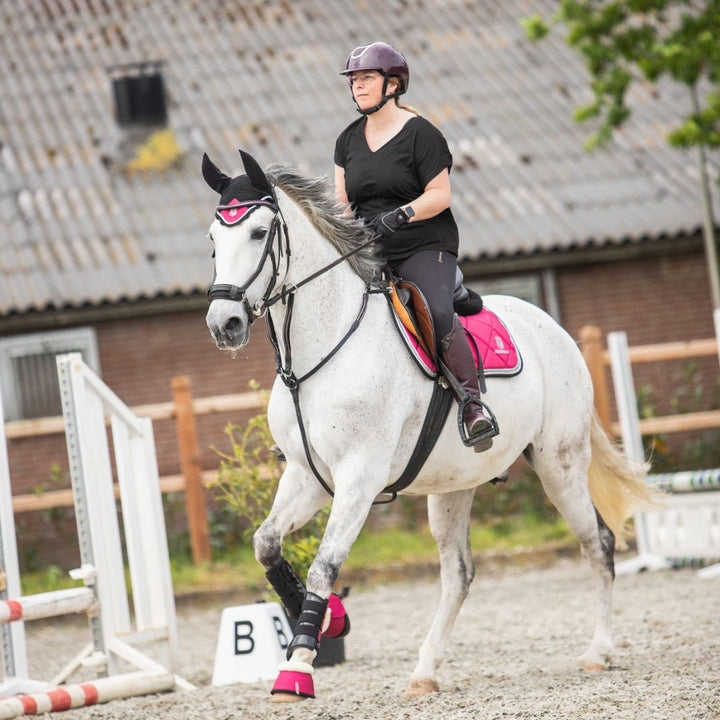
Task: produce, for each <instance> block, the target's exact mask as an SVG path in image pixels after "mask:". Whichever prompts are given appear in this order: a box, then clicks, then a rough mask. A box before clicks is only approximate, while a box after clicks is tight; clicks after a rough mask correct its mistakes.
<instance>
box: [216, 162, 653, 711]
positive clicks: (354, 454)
mask: <svg viewBox="0 0 720 720" xmlns="http://www.w3.org/2000/svg"><path fill="white" fill-rule="evenodd" d="M240 153H241V156H242V158H243V163H244V166H245V172H246V174H245V175H240V176H238V177H236V178H230V177H228V176H227V175H225V174H223V173H222V172H221V171H220V170H218V169H217V167H215V166H214V165H213V164H212V162H211V161H210V160H209V159H208V158H207V156H205V158H204V159H203V175H204V177H205V179H206V181H207V182H208V184H209V185H210V186H211V187H212V188H213V189H215V190H216V191H217V192H218V193H219V194H220V196H221V203H220V205H219V206H218V208H217V210H216V216H215V220H214V222H213V223H212V225H211V227H210V232H209V236H210V239H211V241H212V244H213V247H214V254H215V272H216V277H215V283H214V285H213V286H212V288H211V289H210V291H209V298H210V307H209V310H208V313H207V325H208V327H209V329H210V332H211V333H212V336H213V338H214V340H215V342H216V344H217V346H218V347H219V348H221V349H224V350H229V351H235V350H237V349H239V348H241V347H243V346H244V345H245V344H246V343H247V342H248V337H249V336H248V331H249V327H250V325H251V323H252V321H253V320H254V319H255V317H257V316H260V315H262V314H267V322H268V323H269V324H271V326H272V327H273V328H275V329H277V330H276V333H275V335H276V336H277V338H276V342H277V352H276V362H277V364H278V371H279V376H278V378H277V379H276V381H275V384H274V387H273V390H272V394H271V396H270V402H269V406H268V420H269V424H270V429H271V431H272V434H273V437H274V439H275V441H276V442H277V443H278V445H279V447H280V449H281V450H282V452H283V453H284V455H285V457H286V459H287V465H286V468H285V471H284V473H283V475H282V478H281V480H280V484H279V487H278V491H277V495H276V497H275V500H274V502H273V506H272V509H271V511H270V513H269V515H268V517H267V519H266V520H265V522H264V523H263V524H262V526H261V527H260V528H259V530H258V531H257V533H256V534H255V538H254V548H255V554H256V557H257V559H258V561H259V562H260V563H261V564H262V565H263V566H264V567H265V569H266V570H267V574H268V579H269V580H270V581H271V583H272V584H273V585H274V586H275V588H276V590H277V591H278V593H279V594H280V597H281V598H282V600H283V602H284V603H285V605H286V607H287V608H288V610H289V612H290V614H291V615H294V616H296V617H297V616H299V620H298V623H297V626H296V628H295V635H294V638H293V642H292V643H291V646H290V649H289V652H288V661H287V662H286V663H283V664H282V665H281V667H280V671H279V674H278V679H277V681H276V683H275V687H274V688H273V692H274V693H275V694H274V696H273V699H274V700H275V701H278V700H283V701H286V700H293V699H300V698H303V697H314V687H313V681H312V673H313V667H312V663H313V660H314V658H315V655H316V651H317V647H318V638H319V637H320V636H321V632H322V634H325V636H337V635H339V634H341V633H342V632H344V631H346V630H347V628H348V622H347V618H346V617H345V611H344V608H343V607H342V603H341V602H340V600H339V598H338V597H337V596H336V595H334V594H332V591H333V586H334V584H335V581H336V578H337V576H338V572H339V570H340V567H341V566H342V564H343V562H344V560H345V558H346V557H347V555H348V553H349V551H350V548H351V546H352V544H353V542H354V541H355V539H356V538H357V536H358V533H359V532H360V530H361V528H362V527H363V524H364V522H365V519H366V518H367V515H368V512H369V510H370V508H371V506H372V504H373V501H374V500H375V499H376V498H377V497H378V495H379V494H380V493H382V491H383V489H384V488H386V487H388V486H389V485H391V484H392V483H393V482H394V481H395V480H396V479H397V478H398V476H399V475H400V474H401V473H402V472H403V469H404V468H405V467H406V465H407V463H408V458H409V457H410V456H411V453H412V451H413V448H414V446H415V443H416V440H417V437H418V433H419V431H420V427H421V425H422V422H423V418H424V416H425V411H426V408H427V406H428V402H429V400H430V397H431V393H432V391H433V382H431V381H429V380H428V379H427V378H426V377H424V376H423V374H422V373H421V372H420V370H419V369H418V367H417V365H416V363H415V361H414V360H413V359H412V358H411V356H410V354H409V353H408V351H407V349H406V348H405V347H404V346H403V341H402V340H401V339H400V336H399V334H398V332H397V329H396V327H395V325H394V320H393V319H392V317H391V314H390V312H389V310H388V303H387V299H386V298H385V297H384V296H383V294H382V292H370V293H368V288H371V289H373V288H376V287H377V286H378V285H379V275H380V267H381V262H380V261H379V260H378V259H377V258H376V257H375V255H374V251H373V249H372V248H371V247H369V246H368V237H367V234H366V232H365V230H364V228H363V227H362V225H361V224H360V223H359V221H356V220H354V219H352V218H349V217H348V215H347V213H346V212H345V208H342V207H338V206H337V204H336V203H335V201H334V200H333V199H332V194H331V188H330V187H329V184H328V183H327V182H326V181H325V180H324V179H319V180H311V179H307V178H304V177H300V176H299V175H297V174H295V173H293V172H292V171H291V170H288V169H287V168H282V167H279V166H273V167H271V168H269V169H268V171H267V175H266V174H265V173H264V172H263V171H262V170H261V169H260V167H259V166H258V165H257V163H256V162H255V161H254V160H253V158H252V157H251V156H249V155H248V154H246V153H243V152H242V151H240ZM347 253H352V254H351V255H350V256H349V257H346V258H344V256H345V255H346V254H347ZM484 300H485V305H486V307H488V308H490V309H492V311H494V312H495V313H496V314H497V315H499V316H500V317H501V318H502V320H503V321H504V322H505V324H506V326H507V327H508V328H509V330H510V332H511V334H512V336H513V338H514V339H515V341H516V342H517V344H518V346H519V347H520V349H521V352H522V356H523V360H524V366H523V370H522V372H521V373H520V374H518V375H515V376H514V377H508V378H491V379H489V380H488V383H487V386H488V387H487V395H486V396H485V397H486V400H487V402H488V405H489V406H490V407H491V408H492V409H493V411H494V413H495V415H496V418H497V421H498V425H499V428H500V433H499V435H498V436H497V437H496V438H495V440H494V444H493V446H492V448H491V449H490V450H488V451H486V452H484V453H475V452H473V451H472V450H471V449H469V448H466V447H464V446H463V444H462V443H461V441H460V439H459V435H458V428H457V426H456V423H455V422H454V420H451V421H449V422H447V423H446V425H445V427H444V429H443V430H442V432H441V434H440V437H439V439H438V441H437V444H436V446H435V448H434V449H433V451H432V453H431V454H430V456H429V457H428V459H427V461H426V462H425V464H424V466H423V467H422V469H421V470H420V472H419V474H418V475H417V477H416V478H415V480H414V482H413V483H412V484H411V485H410V486H409V487H408V488H407V489H406V490H405V491H404V492H405V493H406V494H409V495H427V496H428V515H429V523H430V529H431V531H432V534H433V537H434V538H435V540H436V542H437V546H438V549H439V554H440V564H441V586H442V587H441V589H442V592H441V599H440V605H439V607H438V610H437V612H436V614H435V617H434V618H433V620H432V623H431V624H430V629H429V632H428V634H427V637H426V638H425V641H424V642H423V644H422V647H421V648H420V653H419V658H418V662H417V665H416V666H415V669H414V670H413V673H412V676H411V678H410V681H409V684H408V688H407V691H406V693H407V694H425V693H428V692H431V691H434V690H437V689H438V684H437V681H436V669H437V667H438V665H439V664H440V662H441V660H442V656H443V653H444V650H445V646H446V643H447V640H448V637H449V635H450V631H451V628H452V626H453V623H454V621H455V618H456V616H457V614H458V611H459V609H460V607H461V605H462V602H463V600H464V598H465V597H466V595H467V593H468V587H469V585H470V582H471V581H472V579H473V575H474V568H473V560H472V555H471V549H470V544H469V523H470V507H471V501H472V497H473V493H474V491H475V488H476V487H477V486H478V485H481V484H483V483H486V482H488V481H490V480H492V479H493V478H496V477H498V476H500V475H502V474H503V473H505V472H506V471H507V469H508V468H509V467H510V466H511V465H512V464H513V462H514V461H515V460H516V459H517V458H518V457H519V456H520V455H523V456H524V457H525V459H526V460H527V462H528V463H529V464H530V465H531V466H532V467H533V468H534V470H535V472H536V473H537V475H538V476H539V478H540V481H541V482H542V485H543V488H544V490H545V492H546V493H547V495H548V497H549V498H550V500H551V501H552V502H553V503H554V505H555V506H556V507H557V509H558V510H559V511H560V513H561V514H562V515H563V517H564V518H565V519H566V521H567V523H568V525H569V526H570V528H571V529H572V531H573V532H574V533H575V535H576V536H577V538H578V540H579V541H580V544H581V546H582V550H583V551H584V554H585V555H586V556H587V558H588V560H589V562H590V564H591V565H592V568H593V570H594V572H595V575H596V583H597V603H598V609H597V618H596V625H595V632H594V635H593V638H592V641H591V642H590V646H589V647H588V648H587V650H586V651H585V652H584V653H583V654H582V655H581V656H580V658H579V661H580V663H581V665H582V667H584V668H585V669H587V670H601V669H605V668H606V667H607V666H608V663H609V656H610V652H611V650H612V647H613V640H612V633H611V594H612V583H613V579H614V565H613V553H614V548H615V539H616V538H617V540H618V542H619V543H621V542H622V532H623V526H624V522H625V520H626V519H627V517H629V515H630V514H631V513H632V512H633V511H634V509H636V508H637V507H639V506H641V505H642V504H643V503H644V502H646V501H647V500H648V491H647V489H646V486H645V484H644V482H643V474H644V468H642V467H638V466H635V465H633V464H631V463H630V462H629V461H628V460H627V459H626V458H625V457H624V456H623V455H622V454H621V453H620V452H619V451H618V450H617V449H616V448H615V446H614V445H613V444H611V442H610V441H609V439H608V438H607V436H606V435H605V433H604V432H603V430H602V429H601V427H600V425H599V423H598V421H597V418H596V416H595V413H594V410H593V391H592V385H591V381H590V377H589V373H588V370H587V368H586V365H585V363H584V361H583V358H582V355H581V354H580V352H579V350H578V348H577V346H576V344H575V342H574V341H573V340H572V338H571V337H570V336H569V335H568V334H567V333H566V332H565V331H564V330H563V329H562V328H561V327H560V326H559V325H558V324H557V323H556V322H555V321H554V320H553V319H552V318H551V317H549V316H548V315H547V314H546V313H544V312H543V311H542V310H540V309H539V308H537V307H535V306H533V305H531V304H528V303H526V302H523V301H522V300H519V299H516V298H513V297H507V296H499V295H493V296H489V297H486V298H485V299H484ZM294 398H295V399H296V401H295V400H294ZM318 477H319V479H318ZM321 483H322V484H321ZM323 484H324V486H323ZM328 491H331V492H332V494H333V497H332V508H331V512H330V516H329V519H328V523H327V529H326V531H325V534H324V537H323V538H322V542H321V544H320V548H319V551H318V554H317V556H316V557H315V559H314V561H313V563H312V565H311V567H310V570H309V573H308V576H307V581H306V587H305V586H303V583H302V581H301V580H300V579H299V578H298V577H297V576H296V575H295V573H294V571H292V569H291V568H290V567H289V565H288V564H287V562H286V561H284V560H283V558H282V556H281V542H282V539H283V537H284V536H285V535H286V534H287V533H289V532H291V531H292V530H295V529H297V528H299V527H301V526H302V525H303V524H304V523H305V522H307V521H308V520H309V519H310V518H311V517H312V516H313V515H314V514H315V513H316V512H317V511H318V510H319V509H320V508H322V507H323V506H325V505H326V504H328V503H329V502H330V501H331V495H330V494H329V492H328ZM328 602H329V609H328Z"/></svg>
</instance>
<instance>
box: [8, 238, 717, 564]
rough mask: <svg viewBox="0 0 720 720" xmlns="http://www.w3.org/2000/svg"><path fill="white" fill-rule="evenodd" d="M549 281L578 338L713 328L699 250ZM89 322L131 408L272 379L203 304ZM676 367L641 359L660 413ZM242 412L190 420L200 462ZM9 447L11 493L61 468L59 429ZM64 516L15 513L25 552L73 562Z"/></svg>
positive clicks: (259, 333)
mask: <svg viewBox="0 0 720 720" xmlns="http://www.w3.org/2000/svg"><path fill="white" fill-rule="evenodd" d="M557 288H558V294H559V300H560V305H561V312H562V319H563V325H564V326H565V327H566V329H567V330H568V331H569V332H570V333H571V335H573V337H576V338H577V337H578V335H579V331H580V328H581V327H582V326H583V325H588V324H594V325H598V326H599V327H600V328H601V329H602V331H603V333H604V334H607V332H609V331H612V330H625V331H626V332H627V333H628V338H629V342H630V344H631V345H637V344H644V343H655V342H666V341H670V340H683V339H697V338H705V337H711V336H712V335H713V327H712V316H711V311H712V308H711V303H710V299H709V298H710V293H709V289H708V280H707V271H706V269H705V261H704V257H703V254H702V253H701V252H697V253H689V254H683V255H680V254H678V255H673V256H668V257H660V258H649V259H633V260H628V261H625V262H622V263H618V262H615V263H594V264H589V265H583V266H575V267H562V268H559V269H558V270H557ZM96 330H97V335H98V345H99V351H100V364H101V371H102V377H103V380H104V381H105V382H106V383H107V384H108V385H109V387H111V388H112V389H113V390H114V391H115V392H116V393H117V395H118V396H119V397H120V398H121V399H122V400H123V401H124V402H125V403H126V404H128V405H130V406H134V405H144V404H148V403H156V402H165V401H169V400H170V399H171V397H172V394H171V388H170V381H171V378H172V377H173V376H175V375H179V374H183V375H187V376H189V377H190V380H191V383H192V390H193V395H194V396H195V397H197V398H199V397H207V396H212V395H222V394H228V393H239V392H244V391H245V390H247V389H248V382H249V381H250V380H252V379H254V380H257V381H259V382H260V383H261V385H262V386H263V387H265V388H269V387H270V386H271V384H272V381H273V379H274V359H273V354H272V349H271V347H270V344H269V342H268V340H267V337H266V335H265V328H264V325H263V323H262V321H260V322H258V323H257V324H256V325H255V326H254V327H253V330H252V337H251V342H250V344H249V345H248V347H247V348H245V349H244V350H243V351H242V352H239V353H238V354H237V356H236V357H235V358H232V357H230V356H229V355H227V354H225V353H222V352H220V351H219V350H217V349H216V348H215V345H214V343H213V342H212V340H211V339H210V337H209V333H208V331H207V328H206V327H205V319H204V310H199V311H192V312H191V311H188V312H179V313H170V314H164V315H158V316H150V317H140V318H135V319H121V320H115V321H108V322H104V323H101V324H98V325H97V326H96ZM681 365H682V363H679V362H675V363H662V364H660V365H655V366H652V367H651V366H639V367H638V368H637V369H636V371H635V379H636V386H638V387H639V386H640V385H642V384H646V383H649V384H652V385H653V387H654V388H655V389H656V393H657V395H658V397H659V398H661V400H662V402H661V403H660V407H659V409H660V410H663V411H664V410H665V406H664V405H663V403H665V405H666V404H667V403H666V398H667V397H669V396H670V395H671V394H672V393H673V392H675V391H676V390H677V387H678V381H677V374H678V373H679V372H680V371H681V370H682V367H681ZM701 367H702V368H703V373H704V374H703V377H704V378H706V380H707V382H708V383H712V382H713V381H714V379H715V378H716V377H717V360H716V359H714V358H708V359H707V360H706V361H704V362H702V363H701ZM249 414H250V413H244V414H227V415H221V416H220V415H210V416H204V417H200V418H198V419H197V422H198V431H199V433H198V434H199V446H200V455H201V463H202V465H203V467H204V468H205V469H214V468H216V467H217V466H218V458H217V455H216V454H215V453H214V452H213V450H212V449H211V446H212V445H217V446H219V447H221V448H222V447H225V445H224V443H225V436H224V433H223V429H224V427H225V425H226V423H227V422H229V421H233V422H238V423H243V422H245V421H247V419H248V416H249ZM154 429H155V438H156V446H157V455H158V464H159V471H160V475H161V476H164V475H170V474H175V473H178V472H179V459H178V448H177V441H176V436H175V427H174V422H173V421H156V422H155V423H154ZM8 450H9V459H10V468H11V475H12V478H13V492H14V493H15V494H20V493H24V492H28V491H30V489H31V488H33V487H37V486H39V485H44V486H47V483H48V478H49V476H50V466H51V464H52V463H54V462H57V463H59V464H60V465H61V467H62V468H63V469H65V470H66V469H67V453H66V449H65V440H64V436H62V435H58V436H52V437H47V438H29V439H22V440H12V441H10V442H9V447H8ZM34 515H37V514H34ZM178 518H179V520H178ZM182 520H183V513H182V511H181V510H180V511H177V513H176V521H179V522H182ZM68 522H69V523H72V511H71V510H69V511H64V510H60V511H53V513H45V514H43V516H42V517H33V516H32V515H23V516H20V517H18V519H17V524H18V537H19V538H20V539H19V542H20V544H22V545H23V548H24V549H23V552H22V554H23V556H24V557H25V558H29V557H30V558H36V559H38V561H39V560H44V561H49V562H58V563H59V564H61V565H62V566H63V567H72V566H74V563H75V562H76V559H75V558H74V557H73V554H74V551H72V550H71V551H70V552H69V553H68V549H67V543H66V541H65V540H63V539H62V538H65V537H66V533H65V532H63V527H64V528H66V529H67V527H68V525H67V523H68ZM170 522H171V521H170ZM63 523H64V524H63ZM72 532H74V531H72ZM71 542H72V543H74V539H73V540H72V541H71Z"/></svg>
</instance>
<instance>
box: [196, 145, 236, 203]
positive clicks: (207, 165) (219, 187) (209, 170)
mask: <svg viewBox="0 0 720 720" xmlns="http://www.w3.org/2000/svg"><path fill="white" fill-rule="evenodd" d="M202 174H203V177H204V178H205V182H206V183H207V184H208V185H209V186H210V187H211V188H212V189H213V190H214V191H215V192H216V193H217V194H218V195H222V193H223V190H225V188H226V187H227V186H228V183H229V182H230V180H231V178H229V177H228V176H227V175H226V174H225V173H224V172H222V171H221V170H219V169H218V167H217V166H216V165H215V163H213V161H212V160H211V159H210V158H209V157H208V155H207V153H203V160H202Z"/></svg>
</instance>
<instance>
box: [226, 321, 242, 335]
mask: <svg viewBox="0 0 720 720" xmlns="http://www.w3.org/2000/svg"><path fill="white" fill-rule="evenodd" d="M240 327H241V322H240V318H239V317H231V318H230V319H229V320H228V321H227V322H226V323H225V327H224V330H225V334H226V335H235V333H236V332H237V331H238V330H239V329H240Z"/></svg>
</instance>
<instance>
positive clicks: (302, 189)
mask: <svg viewBox="0 0 720 720" xmlns="http://www.w3.org/2000/svg"><path fill="white" fill-rule="evenodd" d="M266 172H267V176H268V178H270V181H271V182H273V183H274V184H276V185H277V186H278V187H279V188H280V189H281V190H282V191H283V192H284V193H285V194H286V195H287V196H288V197H289V198H290V199H291V200H293V202H295V203H296V204H297V205H298V207H300V208H301V209H302V210H303V211H304V212H305V214H306V215H307V216H308V217H309V218H310V221H311V222H312V224H313V225H314V226H315V227H316V228H317V229H318V231H319V232H320V233H321V234H322V235H323V236H324V237H326V238H327V239H328V240H329V241H330V242H331V243H332V244H333V245H334V246H335V247H336V248H337V250H338V251H339V252H340V254H342V255H344V254H345V253H347V252H350V251H351V250H353V249H354V248H356V247H358V246H360V245H362V244H363V243H367V241H368V239H369V238H370V235H369V234H368V231H367V229H366V227H365V225H364V224H363V222H362V221H361V220H357V219H355V218H354V217H353V216H352V215H348V214H346V208H345V206H343V205H342V204H341V203H339V202H337V200H336V199H335V197H334V196H333V193H332V188H331V187H330V183H329V182H328V180H327V178H325V177H318V178H308V177H304V176H302V175H299V174H298V173H297V172H296V171H295V170H293V169H292V168H288V167H285V166H284V165H271V166H270V167H269V168H268V169H267V171H266ZM348 262H349V263H350V265H351V267H352V268H353V269H354V270H355V272H356V273H357V274H358V275H359V276H360V277H361V278H362V279H363V280H364V281H365V282H368V283H374V282H377V281H378V280H379V278H380V272H381V269H382V267H383V265H384V261H383V260H382V258H381V257H380V256H379V254H378V248H377V245H376V244H375V243H372V244H370V245H366V246H365V247H363V248H361V249H360V250H358V251H357V252H356V253H355V254H353V255H351V256H350V257H349V258H348Z"/></svg>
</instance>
